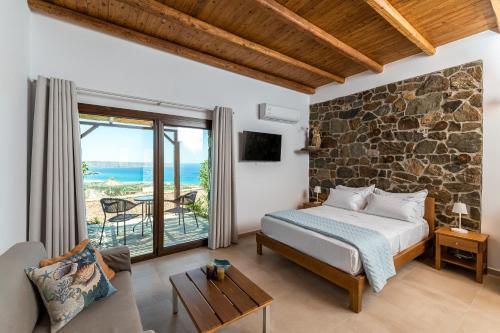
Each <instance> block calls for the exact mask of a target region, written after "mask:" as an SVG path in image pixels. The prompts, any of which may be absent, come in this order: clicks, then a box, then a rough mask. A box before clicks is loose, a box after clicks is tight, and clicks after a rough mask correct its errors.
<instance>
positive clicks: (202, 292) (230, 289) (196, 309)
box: [170, 266, 273, 332]
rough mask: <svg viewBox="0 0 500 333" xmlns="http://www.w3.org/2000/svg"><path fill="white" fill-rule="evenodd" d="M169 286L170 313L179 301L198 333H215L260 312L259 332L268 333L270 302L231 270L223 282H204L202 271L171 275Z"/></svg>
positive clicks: (256, 286)
mask: <svg viewBox="0 0 500 333" xmlns="http://www.w3.org/2000/svg"><path fill="white" fill-rule="evenodd" d="M170 282H171V283H172V303H173V313H174V314H177V311H178V298H180V299H181V301H182V303H183V304H184V307H185V308H186V310H187V312H188V314H189V316H190V317H191V320H192V321H193V323H194V325H195V326H196V328H197V329H198V331H199V332H215V331H216V330H218V329H220V328H222V327H224V326H226V325H228V324H230V323H232V322H234V321H236V320H238V319H240V318H243V317H245V316H246V315H248V314H250V313H253V312H256V311H259V310H262V311H263V325H262V330H263V332H269V331H270V326H269V322H270V317H269V315H270V313H269V309H270V305H271V302H272V301H273V298H272V297H271V296H269V294H267V293H266V292H265V291H264V290H262V289H261V288H260V287H259V286H258V285H256V284H255V283H254V282H252V281H251V280H250V279H249V278H247V277H246V276H245V275H244V274H243V273H241V272H240V271H239V270H238V269H237V268H236V267H234V266H231V268H229V270H227V271H226V277H225V279H224V280H223V281H215V280H208V279H207V277H206V274H205V268H204V267H202V268H198V269H194V270H190V271H187V272H184V273H180V274H176V275H172V276H170Z"/></svg>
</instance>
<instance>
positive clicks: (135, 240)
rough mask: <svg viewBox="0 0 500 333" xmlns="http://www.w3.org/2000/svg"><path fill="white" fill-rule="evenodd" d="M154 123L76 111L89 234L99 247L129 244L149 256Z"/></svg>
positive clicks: (151, 226) (132, 250)
mask: <svg viewBox="0 0 500 333" xmlns="http://www.w3.org/2000/svg"><path fill="white" fill-rule="evenodd" d="M153 125H154V124H153V121H150V120H137V119H131V118H126V117H123V118H122V117H120V118H116V117H108V116H100V115H86V114H81V115H80V126H81V144H82V161H83V163H82V168H83V180H84V191H85V204H86V219H87V230H88V234H89V238H90V239H91V241H92V243H93V244H94V245H95V246H97V247H99V248H109V247H115V246H118V245H127V246H128V247H129V248H130V252H131V254H132V256H142V255H147V254H152V253H153V252H154V249H153V220H154V216H153V209H152V207H153V192H154V181H153V175H154V169H153V165H154V164H153V159H154V149H153V145H154V132H153Z"/></svg>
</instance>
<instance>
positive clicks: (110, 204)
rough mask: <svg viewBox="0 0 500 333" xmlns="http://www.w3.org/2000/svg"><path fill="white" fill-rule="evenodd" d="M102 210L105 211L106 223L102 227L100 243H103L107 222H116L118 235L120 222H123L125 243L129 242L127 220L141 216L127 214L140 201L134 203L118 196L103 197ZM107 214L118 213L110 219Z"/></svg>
mask: <svg viewBox="0 0 500 333" xmlns="http://www.w3.org/2000/svg"><path fill="white" fill-rule="evenodd" d="M100 201H101V207H102V211H103V212H104V223H103V224H102V229H101V238H100V239H99V245H101V243H102V235H103V233H104V227H105V226H106V222H111V223H116V235H117V236H118V223H120V222H123V244H124V245H126V244H127V231H126V230H127V229H126V223H125V222H126V221H128V220H131V219H133V218H136V217H137V216H139V214H127V212H128V211H129V210H131V209H132V208H134V207H135V206H137V205H139V203H134V202H132V201H128V200H125V199H117V198H102V199H101V200H100ZM107 214H116V215H115V216H113V217H111V218H110V219H108V218H107V217H108V216H107Z"/></svg>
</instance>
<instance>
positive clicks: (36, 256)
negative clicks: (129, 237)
mask: <svg viewBox="0 0 500 333" xmlns="http://www.w3.org/2000/svg"><path fill="white" fill-rule="evenodd" d="M101 254H102V256H103V259H104V261H106V263H107V264H108V265H109V267H111V269H113V270H114V271H115V272H116V276H115V278H113V280H111V283H112V284H113V286H115V288H116V289H118V291H117V292H116V293H114V294H113V295H111V296H109V297H107V298H105V299H103V300H99V301H97V302H95V303H94V304H92V305H91V306H89V307H88V308H86V309H84V310H83V311H82V312H80V313H79V314H78V315H77V316H76V317H75V318H74V319H72V320H71V321H70V322H69V323H68V324H67V325H66V326H64V327H63V328H62V329H61V330H60V331H58V332H60V333H68V332H71V333H78V332H82V333H84V332H85V333H88V332H96V333H97V332H98V333H101V332H102V333H107V332H130V333H134V332H137V333H141V332H143V328H142V324H141V319H140V316H139V311H138V309H137V304H136V303H135V298H134V294H133V291H132V279H131V263H130V252H129V249H128V248H127V247H125V246H121V247H116V248H112V249H109V250H104V251H101ZM46 257H47V254H46V251H45V248H44V247H43V245H42V244H41V243H39V242H25V243H18V244H16V245H14V246H12V247H11V248H10V249H9V250H7V251H6V252H5V253H4V254H2V255H1V256H0V295H1V297H0V332H18V333H24V332H26V333H27V332H30V333H31V332H36V333H42V332H43V333H46V332H50V319H49V316H48V314H47V311H46V310H45V306H44V305H43V303H42V300H41V298H40V296H39V294H38V290H37V289H36V286H34V285H33V284H32V283H31V281H30V280H29V279H28V277H27V276H26V273H25V272H24V268H25V267H28V266H38V262H39V261H40V259H43V258H46Z"/></svg>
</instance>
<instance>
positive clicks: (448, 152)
mask: <svg viewBox="0 0 500 333" xmlns="http://www.w3.org/2000/svg"><path fill="white" fill-rule="evenodd" d="M482 73H483V72H482V62H481V61H477V62H473V63H468V64H464V65H461V66H457V67H453V68H448V69H445V70H442V71H438V72H434V73H430V74H427V75H422V76H419V77H416V78H412V79H408V80H404V81H399V82H396V83H391V84H388V85H385V86H381V87H377V88H374V89H371V90H367V91H364V92H360V93H357V94H353V95H350V96H345V97H340V98H337V99H334V100H331V101H327V102H323V103H318V104H313V105H311V107H310V125H311V126H317V125H319V126H320V128H321V137H322V144H321V147H322V148H321V149H319V150H318V151H316V152H311V153H310V160H309V163H310V169H309V176H310V181H309V185H310V187H311V190H312V188H313V187H314V186H316V185H321V187H322V191H323V193H322V197H323V198H325V197H326V195H327V193H328V188H330V187H334V186H335V185H339V184H344V185H347V186H366V185H369V184H375V185H376V186H377V187H379V188H381V189H384V190H388V191H392V192H412V191H417V190H420V189H424V188H425V189H428V190H429V192H430V195H431V196H433V197H435V198H436V202H437V204H436V215H437V220H438V222H439V223H441V224H450V223H452V222H454V221H455V220H456V216H455V215H454V214H453V213H452V212H451V209H452V206H453V203H454V202H455V201H457V200H461V201H462V202H465V203H466V204H467V205H468V208H469V215H468V216H466V217H464V218H463V223H464V225H465V226H466V227H468V228H472V229H479V227H480V221H481V176H482V145H483V134H482V118H483V117H482Z"/></svg>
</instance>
